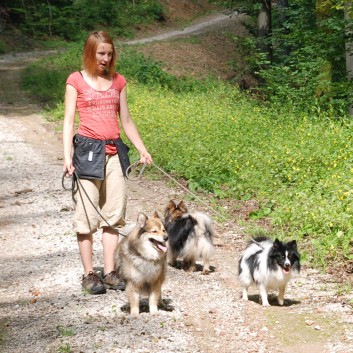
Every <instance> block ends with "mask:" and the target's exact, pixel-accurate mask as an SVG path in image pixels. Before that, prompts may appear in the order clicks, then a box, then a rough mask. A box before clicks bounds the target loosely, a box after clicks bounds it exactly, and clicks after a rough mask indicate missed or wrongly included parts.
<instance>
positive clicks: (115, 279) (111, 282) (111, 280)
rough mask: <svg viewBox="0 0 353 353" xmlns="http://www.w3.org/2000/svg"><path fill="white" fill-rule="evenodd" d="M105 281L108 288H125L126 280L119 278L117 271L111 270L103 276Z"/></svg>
mask: <svg viewBox="0 0 353 353" xmlns="http://www.w3.org/2000/svg"><path fill="white" fill-rule="evenodd" d="M103 283H104V285H105V287H106V288H108V289H114V290H117V289H119V290H125V282H124V281H123V280H122V279H120V278H119V276H118V274H117V272H116V271H112V272H109V273H108V274H107V275H105V276H104V277H103Z"/></svg>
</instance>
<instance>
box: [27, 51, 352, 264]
mask: <svg viewBox="0 0 353 353" xmlns="http://www.w3.org/2000/svg"><path fill="white" fill-rule="evenodd" d="M127 53H128V55H126V56H123V59H124V60H125V62H124V66H122V67H126V68H127V67H129V63H131V65H130V68H133V70H130V71H129V70H127V75H126V76H127V78H128V91H129V92H128V95H129V107H130V110H131V113H132V116H133V117H134V120H135V122H136V124H137V125H138V128H139V131H140V132H141V134H142V137H143V140H144V142H145V144H146V145H147V146H148V149H149V150H150V152H151V153H152V155H153V157H154V161H155V163H156V164H157V165H159V166H160V167H162V168H163V169H164V170H166V171H167V172H169V173H172V174H173V175H175V176H177V177H179V178H183V179H185V180H186V181H187V183H188V187H189V188H190V189H191V191H193V192H201V193H204V194H205V195H212V196H213V197H214V198H215V199H217V200H219V202H220V203H221V202H223V201H227V203H229V202H230V204H232V205H233V206H232V207H233V209H232V208H230V209H229V211H230V212H231V213H233V212H235V211H236V209H237V207H239V206H238V201H243V202H247V201H249V200H250V201H251V200H256V201H257V202H258V204H259V208H258V209H255V210H253V211H252V212H251V213H250V220H249V221H248V222H247V223H246V226H247V229H248V232H249V233H251V232H253V231H256V232H258V231H259V230H258V227H257V224H258V223H257V222H258V221H259V220H266V223H267V224H270V225H271V227H270V228H271V231H270V232H269V231H268V230H267V232H269V233H270V235H272V233H275V234H276V236H278V234H280V236H279V237H280V238H282V239H284V240H287V239H290V238H294V239H297V240H300V245H301V250H302V251H303V252H304V258H305V259H306V260H307V261H309V262H311V264H312V265H315V266H318V267H321V268H325V267H326V266H327V265H330V264H331V263H333V262H336V263H339V262H341V261H348V260H351V259H352V258H353V251H352V245H353V243H352V239H353V232H352V229H351V223H352V216H353V209H352V207H353V206H352V201H353V147H352V143H351V130H352V124H353V123H352V121H351V120H349V119H348V118H346V117H343V116H342V117H337V118H336V119H332V118H330V119H329V118H325V116H324V114H322V112H321V115H320V118H318V117H317V116H315V115H310V116H309V115H306V114H304V113H300V112H298V111H296V112H295V111H293V110H292V108H291V107H290V106H284V107H281V108H276V109H274V108H271V107H268V106H265V105H263V104H262V103H259V102H256V101H254V100H253V99H251V98H249V97H248V96H246V95H245V94H243V93H241V92H240V91H239V90H238V89H237V88H236V87H234V86H232V85H230V84H227V83H224V82H220V81H216V80H214V79H211V78H210V79H208V80H205V81H195V80H191V79H188V78H186V79H181V80H179V79H176V78H175V77H172V76H170V75H166V74H164V73H163V72H161V69H160V67H159V65H158V63H154V62H152V63H151V62H150V61H149V60H146V59H145V58H141V55H140V54H138V55H137V54H136V55H135V54H134V53H133V52H131V51H128V52H127ZM48 60H49V59H45V60H44V61H42V62H40V63H36V65H37V70H36V71H35V75H36V77H37V78H36V81H31V82H32V84H31V85H29V86H30V87H32V88H34V89H35V91H36V92H45V89H44V87H43V85H46V90H47V91H49V92H51V93H50V94H49V96H50V97H49V98H48V100H47V101H48V102H50V103H51V105H50V106H53V102H55V103H56V107H55V108H54V109H53V108H51V109H50V110H49V112H50V116H51V117H52V118H53V117H56V119H58V120H60V119H62V117H63V104H62V99H63V93H62V88H63V87H64V80H65V79H64V77H65V75H64V74H60V75H61V76H60V77H61V78H60V79H58V74H57V73H58V72H61V73H66V72H68V71H72V70H75V69H76V68H77V66H78V59H77V48H73V49H71V50H69V51H68V52H66V53H65V54H64V55H61V56H60V57H59V58H52V59H50V61H48ZM48 62H49V63H50V64H49V65H48ZM70 68H71V69H72V70H70ZM31 70H32V69H31V68H28V69H27V71H26V76H25V78H26V80H33V76H31V72H33V71H31ZM158 70H159V71H158ZM141 71H143V72H144V75H143V76H141V75H140V74H139V73H140V72H141ZM122 72H123V73H125V72H124V71H122ZM156 73H158V74H156ZM41 77H42V79H41ZM60 81H61V82H60ZM29 86H27V87H29ZM58 87H59V88H58ZM58 90H60V92H59V91H58ZM34 93H35V92H32V94H34ZM60 97H61V98H60ZM53 99H54V101H53ZM44 101H46V100H44ZM161 146H163V148H161ZM136 158H137V156H136V155H134V151H132V155H131V159H132V161H134V160H135V159H136ZM254 225H255V226H254ZM265 231H266V230H265Z"/></svg>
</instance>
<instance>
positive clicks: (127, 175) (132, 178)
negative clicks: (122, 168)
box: [126, 161, 147, 181]
mask: <svg viewBox="0 0 353 353" xmlns="http://www.w3.org/2000/svg"><path fill="white" fill-rule="evenodd" d="M139 164H140V161H136V162H134V163H132V164H130V165H129V166H128V167H127V168H126V178H127V179H128V180H131V181H137V180H139V179H141V177H142V174H143V172H144V171H145V168H146V166H147V163H144V164H143V165H142V167H141V170H140V171H139V173H138V174H137V176H135V177H134V176H131V172H132V168H135V167H137V166H138V165H139Z"/></svg>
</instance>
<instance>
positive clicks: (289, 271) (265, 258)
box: [239, 237, 300, 306]
mask: <svg viewBox="0 0 353 353" xmlns="http://www.w3.org/2000/svg"><path fill="white" fill-rule="evenodd" d="M299 272H300V254H299V252H298V249H297V242H296V241H295V240H292V241H290V242H288V243H284V242H281V241H279V240H278V239H276V240H275V241H273V240H271V239H269V238H266V237H257V238H255V239H254V241H252V242H250V243H249V245H248V246H247V248H246V249H245V251H244V254H243V256H242V257H241V259H240V260H239V279H240V282H241V283H242V285H243V300H248V288H249V287H250V286H251V285H256V286H257V287H258V288H259V291H260V296H261V300H262V305H263V306H270V304H269V302H268V291H269V290H270V289H272V290H279V294H278V303H279V305H283V303H284V292H285V290H286V285H287V283H288V281H289V280H290V279H291V277H292V276H293V275H295V274H298V273H299Z"/></svg>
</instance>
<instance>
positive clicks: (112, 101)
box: [66, 71, 126, 154]
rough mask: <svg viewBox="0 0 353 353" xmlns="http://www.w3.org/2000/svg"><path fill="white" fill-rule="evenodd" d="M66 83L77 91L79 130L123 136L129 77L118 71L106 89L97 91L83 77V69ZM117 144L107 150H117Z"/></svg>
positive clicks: (101, 135)
mask: <svg viewBox="0 0 353 353" xmlns="http://www.w3.org/2000/svg"><path fill="white" fill-rule="evenodd" d="M66 84H68V85H71V86H73V87H74V88H75V89H76V91H77V111H78V115H79V118H80V124H79V127H78V131H77V132H78V133H79V134H80V135H82V136H86V137H89V138H93V139H97V140H109V139H117V138H119V136H120V124H119V119H118V116H119V110H120V92H121V91H122V89H123V88H124V86H125V85H126V80H125V77H124V76H122V75H120V74H118V73H116V74H115V75H114V78H113V81H112V85H111V86H110V88H108V89H107V90H106V91H97V90H95V89H94V88H92V87H91V86H90V85H89V84H88V83H87V82H86V81H85V80H84V78H83V76H82V74H81V72H79V71H77V72H74V73H72V74H71V75H70V76H69V77H68V79H67V80H66ZM116 152H117V151H116V147H115V145H106V153H107V154H116Z"/></svg>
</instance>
